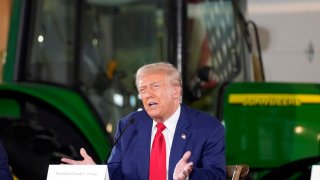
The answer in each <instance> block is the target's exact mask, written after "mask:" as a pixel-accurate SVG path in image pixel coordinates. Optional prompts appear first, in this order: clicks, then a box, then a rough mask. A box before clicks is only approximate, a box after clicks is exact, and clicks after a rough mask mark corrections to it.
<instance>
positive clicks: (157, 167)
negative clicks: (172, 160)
mask: <svg viewBox="0 0 320 180" xmlns="http://www.w3.org/2000/svg"><path fill="white" fill-rule="evenodd" d="M165 128H166V126H165V125H164V124H163V123H158V124H157V129H158V130H157V133H156V135H155V137H154V140H153V144H152V149H151V156H150V172H149V180H166V179H167V173H166V141H165V139H164V137H163V134H162V131H163V130H164V129H165Z"/></svg>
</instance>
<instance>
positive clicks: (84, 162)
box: [61, 148, 96, 165]
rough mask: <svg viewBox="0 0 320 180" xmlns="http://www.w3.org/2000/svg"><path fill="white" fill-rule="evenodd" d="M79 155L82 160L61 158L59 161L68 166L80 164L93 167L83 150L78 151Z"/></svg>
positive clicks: (90, 159)
mask: <svg viewBox="0 0 320 180" xmlns="http://www.w3.org/2000/svg"><path fill="white" fill-rule="evenodd" d="M80 155H81V156H82V157H83V160H80V161H78V160H72V159H69V158H62V159H61V161H62V162H63V163H66V164H70V165H82V164H86V165H90V164H91V165H94V164H96V163H95V162H94V161H93V160H92V158H91V157H90V156H89V155H88V154H87V152H86V150H85V149H84V148H81V149H80Z"/></svg>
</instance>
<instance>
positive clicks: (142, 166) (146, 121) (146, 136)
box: [138, 116, 152, 179]
mask: <svg viewBox="0 0 320 180" xmlns="http://www.w3.org/2000/svg"><path fill="white" fill-rule="evenodd" d="M151 128H152V119H150V118H149V117H147V116H146V117H144V118H143V123H142V125H141V126H140V127H139V129H140V130H139V131H140V132H142V133H139V137H138V139H140V143H139V144H140V147H141V152H140V153H141V157H142V158H141V159H142V161H141V159H139V160H138V161H139V166H138V171H139V175H140V177H141V179H149V160H150V139H151Z"/></svg>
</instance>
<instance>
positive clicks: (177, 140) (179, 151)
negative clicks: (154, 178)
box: [169, 105, 191, 179]
mask: <svg viewBox="0 0 320 180" xmlns="http://www.w3.org/2000/svg"><path fill="white" fill-rule="evenodd" d="M189 126H190V122H189V119H188V113H187V111H186V109H185V107H184V106H183V105H181V113H180V117H179V120H178V123H177V127H176V130H175V133H174V137H173V141H172V146H171V151H170V158H169V179H172V177H170V176H171V175H172V174H173V171H174V168H175V166H176V164H177V162H178V161H179V160H180V159H181V158H182V156H183V154H184V153H185V152H186V145H187V142H188V141H189V139H190V137H191V131H190V130H188V127H189Z"/></svg>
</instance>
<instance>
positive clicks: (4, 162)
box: [0, 142, 13, 180]
mask: <svg viewBox="0 0 320 180" xmlns="http://www.w3.org/2000/svg"><path fill="white" fill-rule="evenodd" d="M0 179H1V180H12V179H13V177H12V174H11V173H10V169H9V165H8V157H7V153H6V151H5V149H4V147H3V146H2V143H1V142H0Z"/></svg>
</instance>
